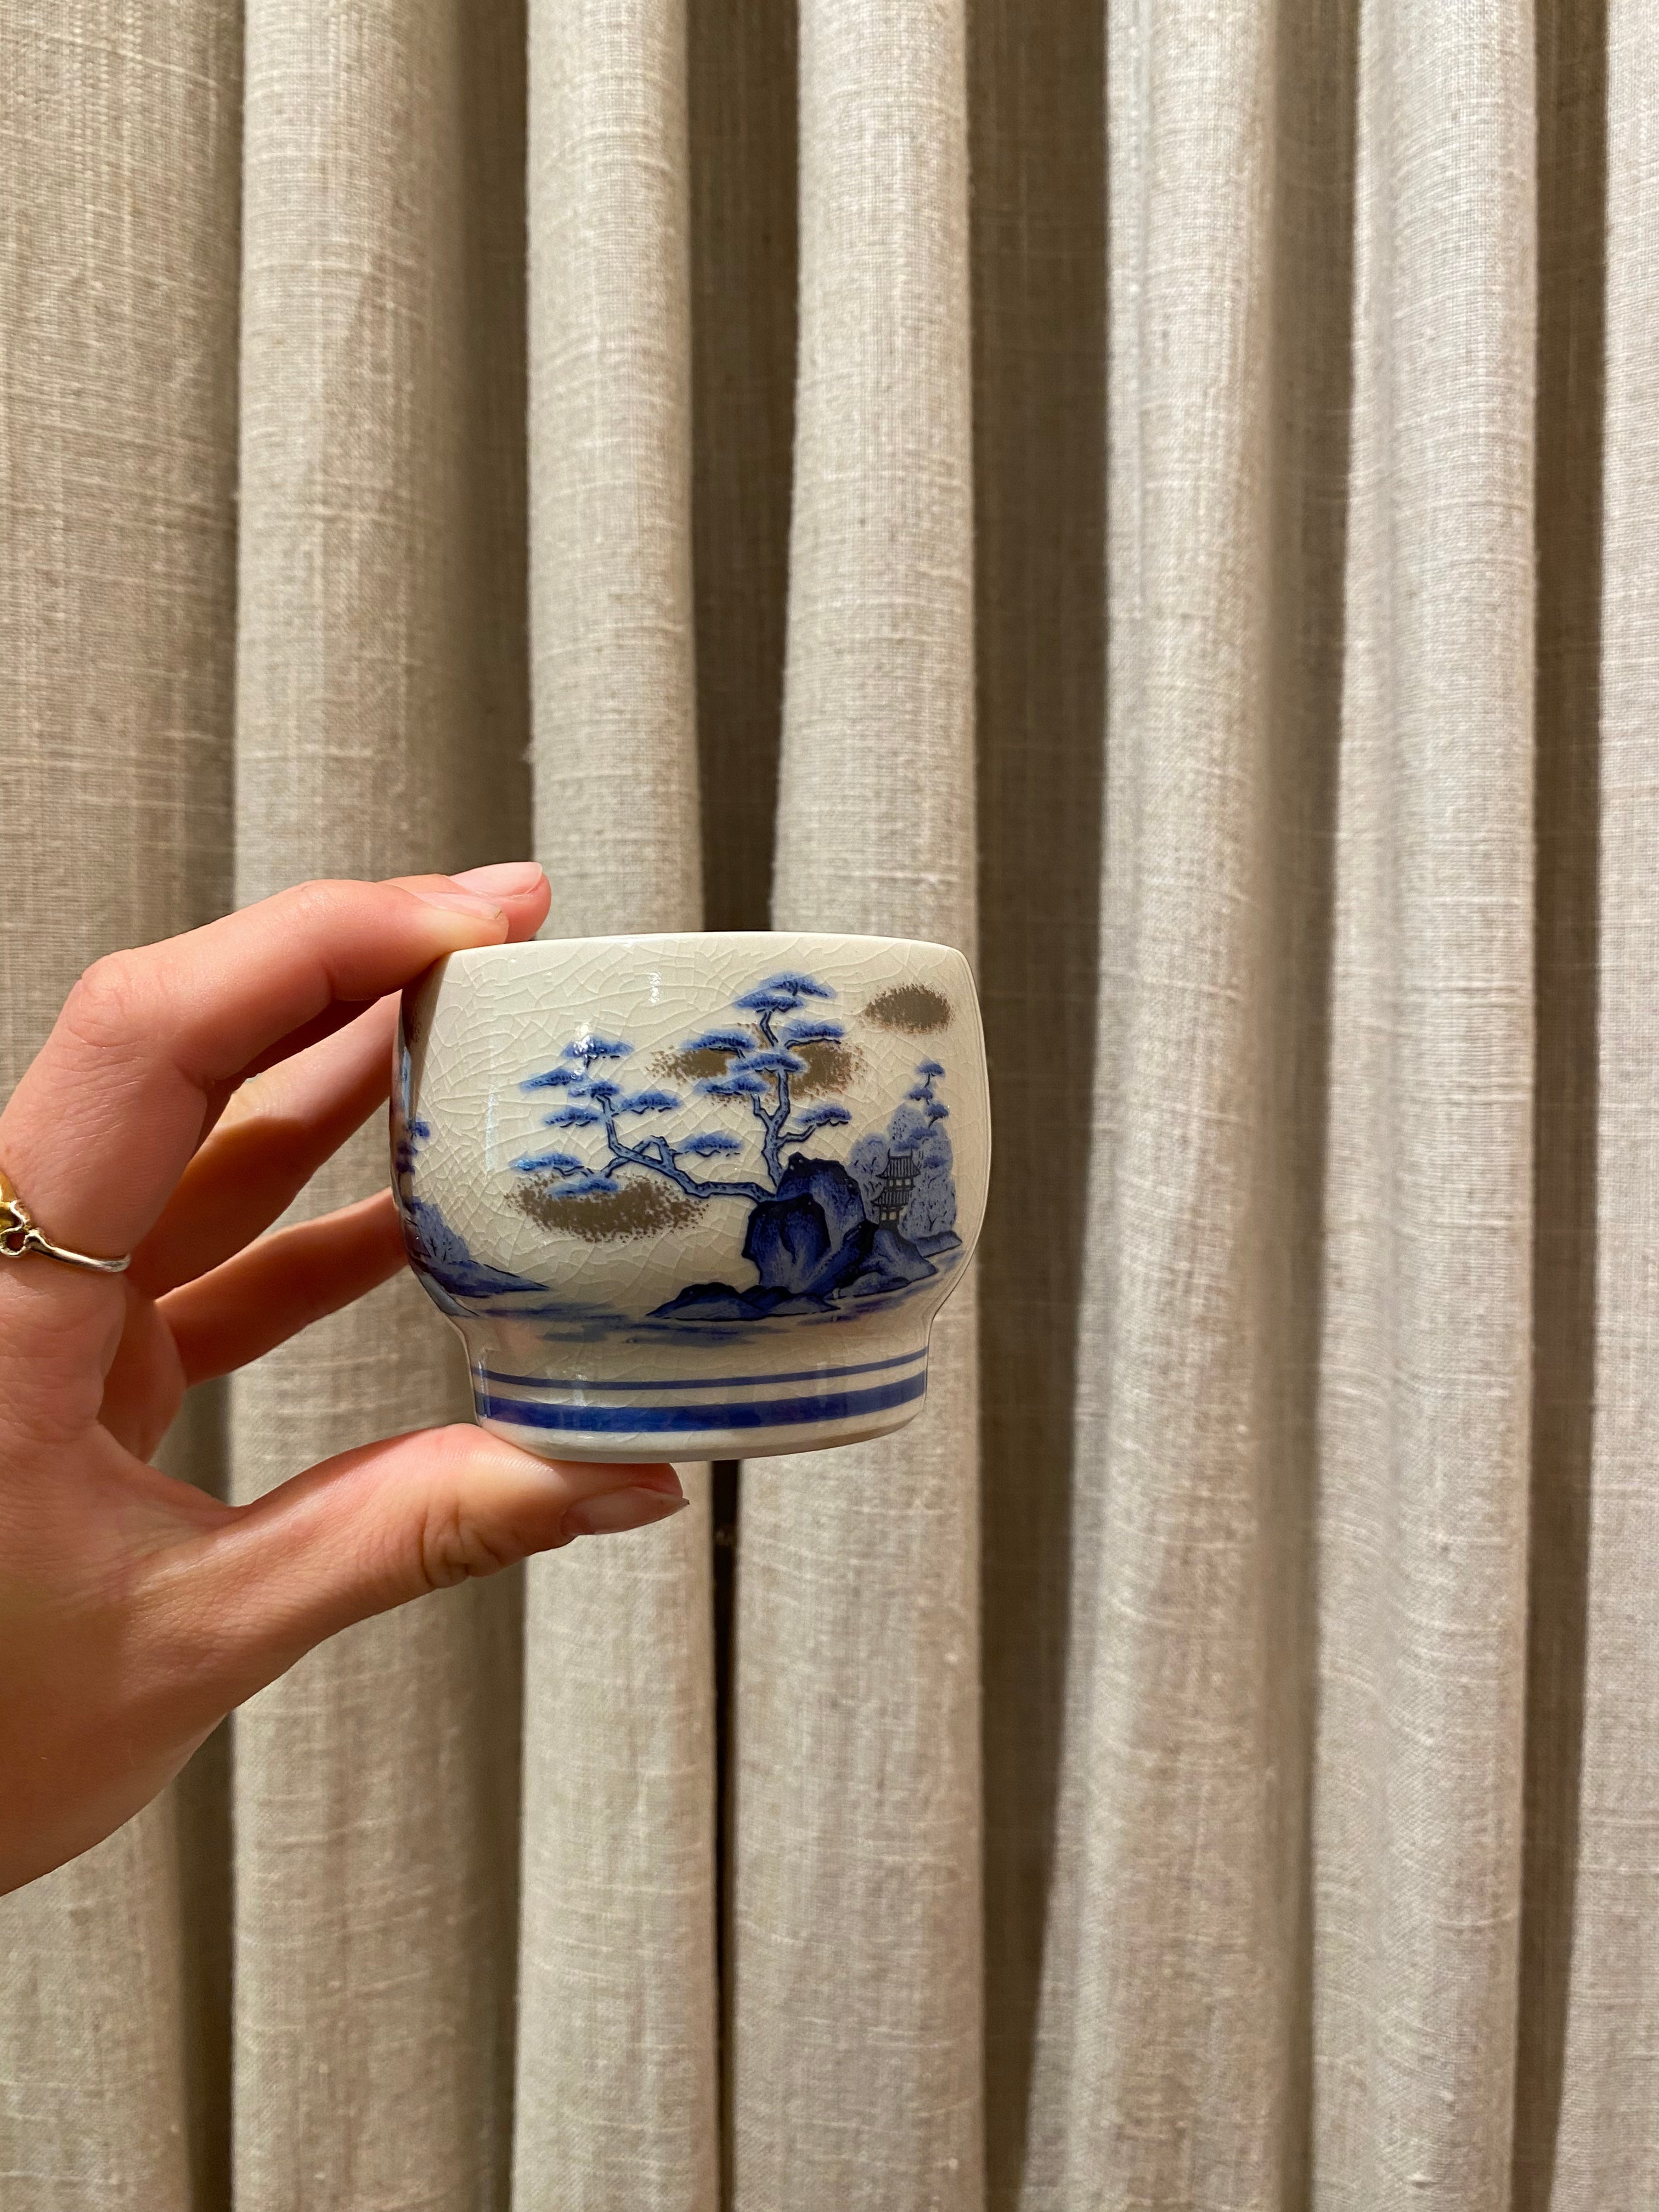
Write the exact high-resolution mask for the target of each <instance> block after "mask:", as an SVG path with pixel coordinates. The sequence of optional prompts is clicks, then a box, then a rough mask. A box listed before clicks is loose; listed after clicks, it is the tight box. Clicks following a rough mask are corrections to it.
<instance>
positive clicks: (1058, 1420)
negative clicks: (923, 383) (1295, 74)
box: [969, 0, 1106, 2207]
mask: <svg viewBox="0 0 1659 2212" xmlns="http://www.w3.org/2000/svg"><path fill="white" fill-rule="evenodd" d="M1104 72H1105V54H1104V10H1103V9H1102V8H1101V6H1100V5H1099V0H1043V4H1042V5H1040V6H1037V7H1035V8H1033V7H1031V6H1030V5H1029V4H1027V0H975V5H974V6H972V7H971V8H970V9H969V132H970V138H969V162H970V172H971V174H972V177H973V180H974V197H973V210H972V240H971V252H972V283H973V297H974V309H973V356H974V415H975V422H974V497H975V538H976V549H977V550H976V574H975V591H976V599H977V614H976V621H977V641H978V643H977V659H978V668H977V714H978V794H977V796H978V806H979V844H980V903H981V933H980V963H979V966H980V983H981V994H982V999H983V1005H984V1014H985V1026H986V1042H987V1051H988V1054H989V1060H990V1070H991V1093H992V1120H993V1124H994V1127H995V1129H996V1131H997V1143H998V1146H999V1148H1000V1158H1001V1163H1002V1164H1001V1165H1000V1169H999V1170H997V1171H996V1172H994V1174H993V1176H992V1179H991V1194H990V1207H989V1212H988V1214H987V1220H986V1224H985V1229H984V1233H983V1237H982V1241H981V1250H980V1263H979V1264H980V1267H981V1280H982V1283H983V1295H982V1297H981V1307H980V1312H981V1324H980V1325H981V1409H980V1410H981V1468H982V1493H981V1514H982V1559H983V1566H982V1572H981V1620H982V1645H981V1667H982V1681H983V1699H984V1706H983V1752H984V1790H985V2061H986V2128H987V2145H986V2151H987V2203H988V2204H989V2205H990V2206H992V2207H1005V2206H1012V2204H1013V2203H1014V2202H1015V2200H1016V2198H1017V2196H1018V2188H1019V2177H1020V2169H1021V2166H1022V2162H1023V2157H1024V2136H1025V2125H1026V2103H1027V2098H1028V2093H1029V2089H1030V2074H1031V2064H1032V2051H1033V2039H1034V2034H1035V2029H1036V2008H1037V1999H1038V1990H1039V1985H1040V1981H1041V1973H1042V1942H1043V1923H1044V1917H1045V1913H1046V1909H1047V1900H1048V1890H1049V1885H1050V1878H1051V1874H1052V1870H1053V1864H1054V1823H1055V1812H1056V1799H1057V1792H1058V1788H1059V1770H1060V1723H1061V1714H1062V1707H1063V1699H1064V1682H1065V1637H1066V1618H1067V1613H1068V1606H1069V1600H1068V1577H1069V1564H1068V1563H1069V1551H1070V1542H1071V1526H1070V1522H1071V1505H1070V1499H1071V1487H1072V1419H1073V1396H1074V1394H1075V1384H1076V1358H1077V1316H1078V1306H1079V1293H1080V1285H1081V1273H1082V1264H1083V1236H1084V1225H1085V1218H1086V1213H1087V1195H1088V1181H1089V1172H1090V1131H1089V1119H1090V1117H1089V1114H1088V1110H1087V1101H1088V1100H1089V1098H1090V1097H1091V1092H1092V1086H1093V1066H1094V1050H1095V1019H1096V1016H1095V1006H1096V968H1097V945H1098V937H1099V920H1098V914H1099V899H1100V866H1101V806H1102V799H1103V769H1104V722H1105V696H1104V689H1105V659H1106V571H1105V561H1106V206H1105V191H1106V177H1105V145H1104V118H1103V100H1104ZM1039 1161H1040V1162H1041V1163H1042V1170H1041V1173H1040V1174H1037V1173H1033V1172H1032V1171H1031V1168H1030V1164H1032V1163H1035V1162H1039Z"/></svg>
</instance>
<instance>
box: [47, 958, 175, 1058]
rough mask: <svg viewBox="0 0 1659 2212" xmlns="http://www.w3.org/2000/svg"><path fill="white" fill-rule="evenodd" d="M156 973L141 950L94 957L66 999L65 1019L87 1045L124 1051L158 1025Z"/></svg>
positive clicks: (153, 966) (106, 1049) (97, 1048)
mask: <svg viewBox="0 0 1659 2212" xmlns="http://www.w3.org/2000/svg"><path fill="white" fill-rule="evenodd" d="M156 992H157V977H156V974H155V963H153V962H152V961H150V960H149V959H147V958H146V957H145V956H144V954H143V953H142V952H134V951H123V952H106V954H105V955H104V957H103V958H102V959H101V960H94V962H93V963H92V965H91V967H90V968H88V969H87V970H86V971H85V973H84V974H83V975H82V976H81V978H80V980H79V981H78V982H77V983H76V986H75V987H74V989H73V990H72V991H71V992H70V994H69V998H68V999H67V1000H66V1001H65V1002H64V1012H63V1021H64V1025H65V1027H66V1028H67V1029H69V1030H70V1032H71V1033H72V1034H73V1035H74V1036H76V1037H78V1038H79V1039H80V1041H81V1042H82V1043H83V1044H87V1045H90V1046H91V1047H92V1048H94V1050H96V1051H100V1052H109V1051H120V1050H122V1049H123V1048H125V1047H127V1046H129V1045H131V1044H132V1043H133V1042H136V1041H137V1039H138V1038H140V1037H142V1036H143V1034H144V1032H145V1031H146V1030H148V1029H149V1028H150V1027H152V1026H153V1024H154V1021H155V998H156Z"/></svg>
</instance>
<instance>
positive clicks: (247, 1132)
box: [130, 996, 398, 1297]
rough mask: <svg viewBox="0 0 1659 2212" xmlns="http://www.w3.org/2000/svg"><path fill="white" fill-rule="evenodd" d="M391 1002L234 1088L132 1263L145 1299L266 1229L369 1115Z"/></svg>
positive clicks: (385, 1082) (384, 1074) (387, 1060)
mask: <svg viewBox="0 0 1659 2212" xmlns="http://www.w3.org/2000/svg"><path fill="white" fill-rule="evenodd" d="M397 1021H398V1001H397V999H396V997H395V996H392V997H389V998H385V999H381V1000H378V1001H377V1002H376V1003H375V1004H374V1006H371V1007H370V1008H369V1009H368V1012H367V1013H362V1014H359V1015H358V1017H357V1018H356V1020H355V1021H353V1022H350V1023H349V1024H347V1025H346V1027H345V1028H343V1029H342V1030H337V1031H336V1032H335V1034H334V1035H333V1036H330V1037H325V1038H324V1039H323V1041H322V1042H321V1043H319V1044H313V1045H310V1046H308V1047H307V1048H306V1050H305V1051H303V1052H299V1053H295V1054H294V1056H293V1058H292V1059H289V1060H282V1061H279V1062H278V1064H277V1065H276V1066H275V1067H272V1068H270V1069H268V1070H267V1071H266V1072H265V1073H264V1074H263V1075H258V1076H255V1077H253V1078H252V1079H250V1080H249V1081H248V1082H246V1083H245V1084H243V1085H242V1086H241V1088H240V1090H239V1091H236V1093H235V1094H234V1097H232V1099H231V1101H230V1103H229V1105H228V1107H227V1108H226V1109H225V1112H224V1113H223V1115H222V1116H221V1117H220V1120H219V1121H218V1123H217V1125H216V1127H215V1128H214V1130H213V1133H212V1134H211V1135H210V1137H208V1138H207V1139H206V1140H205V1142H204V1144H203V1145H202V1146H201V1148H200V1150H199V1151H198V1152H197V1153H196V1154H195V1156H194V1158H192V1159H191V1162H190V1164H189V1165H188V1166H187V1167H186V1168H185V1171H184V1174H183V1175H182V1176H180V1177H179V1183H178V1186H177V1188H175V1189H174V1191H173V1195H172V1197H171V1198H170V1199H169V1200H167V1205H166V1206H164V1207H163V1209H162V1212H161V1218H160V1219H159V1220H158V1221H157V1222H156V1224H155V1227H154V1228H153V1229H152V1230H151V1231H149V1235H148V1236H146V1237H144V1238H143V1242H142V1243H140V1244H139V1246H138V1248H137V1250H136V1251H135V1252H134V1254H133V1255H132V1267H131V1275H130V1279H131V1282H132V1283H133V1285H135V1287H136V1288H137V1289H138V1290H141V1291H144V1292H146V1293H147V1294H148V1295H149V1297H161V1296H162V1295H163V1294H164V1293H165V1292H166V1291H170V1290H173V1289H174V1288H176V1287H177V1285H179V1284H180V1283H186V1282H190V1281H192V1280H193V1279H195V1278H196V1277H197V1276H198V1275H204V1274H205V1273H207V1272H208V1270H209V1269H210V1267H218V1266H219V1264H220V1263H221V1261H225V1260H228V1258H229V1257H230V1256H231V1255H232V1254H233V1253H235V1252H240V1250H241V1249H242V1248H243V1246H244V1245H245V1244H248V1243H252V1240H253V1238H254V1237H258V1236H259V1235H260V1234H261V1233H262V1232H263V1231H264V1230H266V1229H269V1228H270V1225H271V1223H272V1222H273V1221H275V1220H276V1218H277V1216H278V1215H279V1214H281V1213H282V1212H283V1211H284V1209H285V1208H286V1207H288V1206H290V1205H291V1204H292V1203H293V1201H294V1200H295V1198H296V1197H297V1196H298V1195H299V1194H300V1192H301V1190H303V1189H304V1188H305V1186H306V1184H307V1182H309V1181H310V1180H311V1178H312V1176H313V1175H315V1174H316V1172H317V1170H318V1169H319V1167H321V1166H322V1164H323V1163H324V1161H325V1160H326V1159H328V1158H331V1155H332V1154H333V1153H335V1152H337V1151H338V1150H339V1148H340V1146H342V1145H343V1143H344V1142H345V1140H346V1139H347V1138H348V1137H349V1136H350V1135H351V1134H352V1133H354V1131H356V1130H357V1129H359V1128H361V1127H362V1124H363V1122H364V1121H367V1120H368V1116H369V1115H371V1114H373V1113H374V1110H375V1109H376V1108H377V1107H380V1106H384V1105H385V1103H386V1096H387V1092H388V1090H389V1087H390V1082H391V1073H392V1036H393V1033H394V1031H395V1030H396V1027H397Z"/></svg>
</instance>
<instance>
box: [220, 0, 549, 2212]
mask: <svg viewBox="0 0 1659 2212" xmlns="http://www.w3.org/2000/svg"><path fill="white" fill-rule="evenodd" d="M246 87H247V92H246V103H247V106H246V135H245V151H244V167H243V199H242V205H243V248H242V356H241V360H242V367H241V395H242V396H241V455H240V562H239V577H238V582H239V600H238V628H237V716H236V775H237V836H236V863H237V865H236V894H237V896H238V898H239V900H247V899H252V898H257V897H259V896H264V895H265V894H266V893H268V892H270V891H271V890H276V889H277V888H278V887H280V886H281V885H283V884H289V883H293V882H295V881H298V880H301V879H303V878H306V877H308V876H316V875H365V876H376V875H385V874H389V873H393V872H401V871H404V870H408V869H411V868H415V869H418V868H445V867H455V866H465V865H467V864H469V863H471V862H474V861H477V860H484V859H487V858H491V857H498V856H503V855H507V854H513V853H515V852H517V853H522V852H524V851H525V850H526V847H527V845H528V842H529V818H528V805H527V800H528V793H527V789H526V780H525V776H524V773H523V767H522V759H523V751H524V746H525V742H526V728H525V718H524V709H523V701H524V671H525V570H524V534H523V533H524V523H523V516H524V490H523V485H524V444H523V428H522V411H523V392H524V374H523V346H524V322H523V289H522V275H521V267H522V263H521V255H522V240H523V222H522V201H521V197H520V192H521V184H520V172H521V162H522V154H523V143H524V138H523V131H524V120H523V118H524V64H523V24H522V19H521V18H520V20H519V21H517V22H516V23H515V21H514V19H513V12H512V10H511V9H495V10H494V11H492V12H491V15H490V17H489V21H487V22H483V23H480V22H477V21H474V20H473V18H472V15H471V11H469V10H467V9H465V8H463V7H460V6H459V5H456V4H453V0H429V4H428V0H422V4H421V5H419V6H416V7H414V8H403V7H398V8H390V7H388V8H375V9H355V10H349V11H345V12H342V11H341V10H339V9H334V8H332V7H329V6H327V5H324V4H316V0H269V4H266V3H265V0H257V4H255V5H252V6H251V7H250V8H249V9H247V11H246ZM385 1143H386V1138H385V1131H384V1127H382V1126H380V1125H379V1124H378V1123H371V1125H370V1126H369V1127H368V1128H367V1129H366V1130H365V1131H364V1132H363V1133H362V1137H361V1138H360V1139H357V1140H356V1141H355V1142H354V1143H353V1144H352V1145H351V1146H348V1148H347V1150H346V1151H345V1152H343V1154H342V1155H341V1156H340V1157H339V1158H338V1159H337V1160H336V1161H335V1162H334V1163H333V1164H331V1167H330V1168H329V1170H327V1171H326V1172H325V1174H324V1175H322V1176H319V1178H318V1180H317V1182H316V1183H315V1184H314V1185H313V1189H312V1190H311V1191H310V1192H309V1193H307V1200H306V1204H307V1207H313V1206H314V1207H315V1208H316V1209H319V1210H320V1209H321V1208H323V1207H325V1206H331V1205H337V1204H340V1203H342V1202H343V1201H344V1200H347V1199H349V1198H352V1197H356V1196H357V1195H359V1194H362V1192H364V1191H366V1190H368V1189H372V1188H374V1186H375V1185H376V1184H377V1183H380V1182H382V1181H383V1180H384V1178H385V1176H386V1159H385ZM468 1410H469V1408H468V1398H467V1394H466V1391H465V1384H464V1382H463V1379H462V1375H461V1368H460V1362H459V1354H458V1350H457V1347H456V1346H455V1343H454V1340H453V1336H452V1333H451V1332H450V1331H449V1330H447V1328H445V1327H444V1326H443V1324H442V1323H441V1322H440V1321H439V1319H438V1316H436V1314H435V1312H434V1311H433V1310H431V1309H430V1307H429V1306H428V1302H427V1301H426V1300H425V1298H424V1297H422V1295H421V1293H420V1292H419V1291H418V1290H417V1289H416V1286H415V1285H414V1284H413V1283H412V1282H410V1281H409V1280H407V1279H405V1280H404V1281H401V1282H398V1283H394V1284H392V1285H387V1286H386V1288H385V1289H383V1290H381V1291H377V1292H375V1293H374V1295H373V1296H372V1297H368V1298H367V1299H365V1300H364V1301H363V1302H362V1304H361V1305H359V1306H357V1307H355V1308H353V1309H352V1310H350V1311H349V1312H348V1313H345V1314H343V1315H341V1316H337V1318H336V1319H334V1320H332V1321H330V1322H324V1323H322V1324H320V1325H319V1327H318V1328H315V1329H313V1330H311V1331H309V1332H307V1335H306V1336H305V1337H304V1338H303V1339H301V1340H299V1341H298V1342H296V1343H294V1344H291V1345H289V1346H285V1347H284V1348H283V1350H282V1351H280V1352H276V1353H274V1354H272V1355H271V1356H270V1358H268V1359H265V1360H263V1361H261V1362H260V1363H259V1364H258V1366H257V1367H255V1368H253V1369H252V1370H249V1371H248V1372H247V1373H246V1375H243V1376H238V1377H237V1378H236V1379H235V1382H234V1385H233V1389H232V1419H231V1461H232V1469H233V1482H234V1494H235V1495H236V1496H239V1497H251V1496H255V1495H257V1494H258V1492H260V1491H261V1490H263V1489H264V1488H265V1487H267V1486H269V1485H270V1483H272V1482H276V1481H279V1480H283V1478H284V1477H286V1476H287V1475H289V1474H293V1473H295V1472H296V1471H297V1470H298V1469H299V1468H302V1467H304V1466H306V1465H307V1464H308V1463H309V1462H312V1461H313V1460H315V1459H319V1458H322V1457H324V1456H325V1455H327V1454H328V1453H330V1452H331V1451H337V1450H339V1449H343V1447H345V1446H347V1445H348V1444H350V1443H354V1442H356V1441H358V1440H360V1439H361V1438H362V1437H365V1436H373V1435H385V1434H389V1433H394V1432H396V1431H398V1430H402V1429H409V1428H414V1427H417V1426H419V1425H422V1424H424V1423H426V1422H429V1421H440V1420H445V1419H455V1418H457V1417H463V1418H464V1417H465V1414H466V1413H467V1411H468ZM519 1612H520V1590H519V1587H518V1583H517V1578H516V1577H505V1578H503V1579H501V1580H500V1581H498V1582H495V1583H481V1584H477V1585H475V1586H471V1587H468V1588H465V1589H459V1590H455V1591H450V1592H446V1593H444V1594H443V1595H441V1596H440V1597H438V1598H437V1599H435V1601H434V1602H433V1603H432V1604H431V1605H430V1606H424V1607H414V1608H411V1609H409V1610H406V1611H404V1612H401V1613H394V1614H392V1615H390V1616H389V1617H388V1618H386V1619H385V1620H377V1621H372V1622H368V1623H367V1624H365V1625H364V1626H362V1627H360V1628H357V1629H354V1630H351V1631H349V1632H347V1633H346V1634H345V1635H343V1636H341V1637H339V1638H336V1639H335V1640H334V1641H333V1642H331V1644H328V1645H326V1646H325V1647H324V1649H322V1650H319V1651H318V1652H315V1653H313V1655H312V1656H310V1657H309V1658H307V1660H305V1661H303V1662H301V1665H300V1666H298V1667H297V1668H295V1669H294V1671H293V1673H292V1674H289V1675H288V1676H286V1677H285V1678H284V1679H283V1680H282V1681H280V1682H278V1683H276V1684H275V1685H274V1686H272V1687H271V1689H270V1690H269V1691H267V1692H264V1693H263V1694H262V1695H260V1696H259V1697H258V1698H256V1699H253V1700H252V1702H251V1703H250V1704H249V1705H247V1706H246V1707H245V1708H244V1709H243V1710H242V1711H241V1712H240V1713H239V1714H238V1715H237V1717H236V1720H235V1723H234V1816H235V1860H234V1899H235V1905H234V2005H235V2026H234V2046H233V2058H234V2092H233V2108H234V2190H233V2197H234V2203H235V2205H236V2207H237V2208H238V2212H279V2208H280V2212H300V2208H301V2207H308V2206H311V2205H314V2204H318V2203H340V2204H362V2205H368V2204H415V2203H420V2204H422V2205H432V2206H438V2205H444V2206H455V2207H460V2206H463V2205H465V2206H468V2207H471V2206H483V2205H489V2204H503V2205H504V2204H505V2203H507V2185H508V2177H509V2158H510V2128H511V2118H510V2116H511V2096H512V2054H513V1994H514V1967H515V1959H514V1953H515V1946H516V1911H515V1907H516V1896H515V1891H516V1881H515V1869H516V1861H517V1838H516V1833H515V1831H516V1827H517V1822H518V1700H519V1653H518V1637H519ZM300 1899H303V1900H305V1902H304V1903H302V1904H301V1903H297V1902H296V1900H300Z"/></svg>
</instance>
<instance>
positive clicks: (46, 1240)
mask: <svg viewBox="0 0 1659 2212" xmlns="http://www.w3.org/2000/svg"><path fill="white" fill-rule="evenodd" d="M31 1252H39V1253H41V1254H43V1255H44V1256H45V1257H46V1259H48V1260H64V1261H67V1262H68V1263H69V1265H70V1267H90V1268H91V1269H92V1271H93V1273H94V1274H98V1275H118V1274H119V1273H121V1272H122V1270H123V1269H124V1268H125V1267H128V1266H129V1265H130V1264H131V1259H132V1255H131V1253H128V1254H127V1255H126V1256H125V1258H124V1259H120V1260H100V1259H96V1258H94V1255H92V1254H91V1253H90V1252H70V1251H66V1250H65V1249H64V1246H63V1245H61V1244H54V1243H52V1239H51V1237H47V1236H46V1235H45V1234H44V1233H43V1232H42V1231H40V1230H39V1229H37V1228H36V1227H35V1225H34V1220H33V1216H32V1215H31V1213H30V1212H29V1210H28V1208H27V1206H25V1205H24V1203H23V1201H22V1200H21V1198H19V1196H18V1195H17V1193H16V1192H15V1190H14V1189H13V1188H12V1186H11V1183H10V1181H9V1178H8V1176H7V1175H6V1173H5V1170H3V1169H0V1260H26V1259H27V1257H28V1255H29V1254H30V1253H31Z"/></svg>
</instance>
